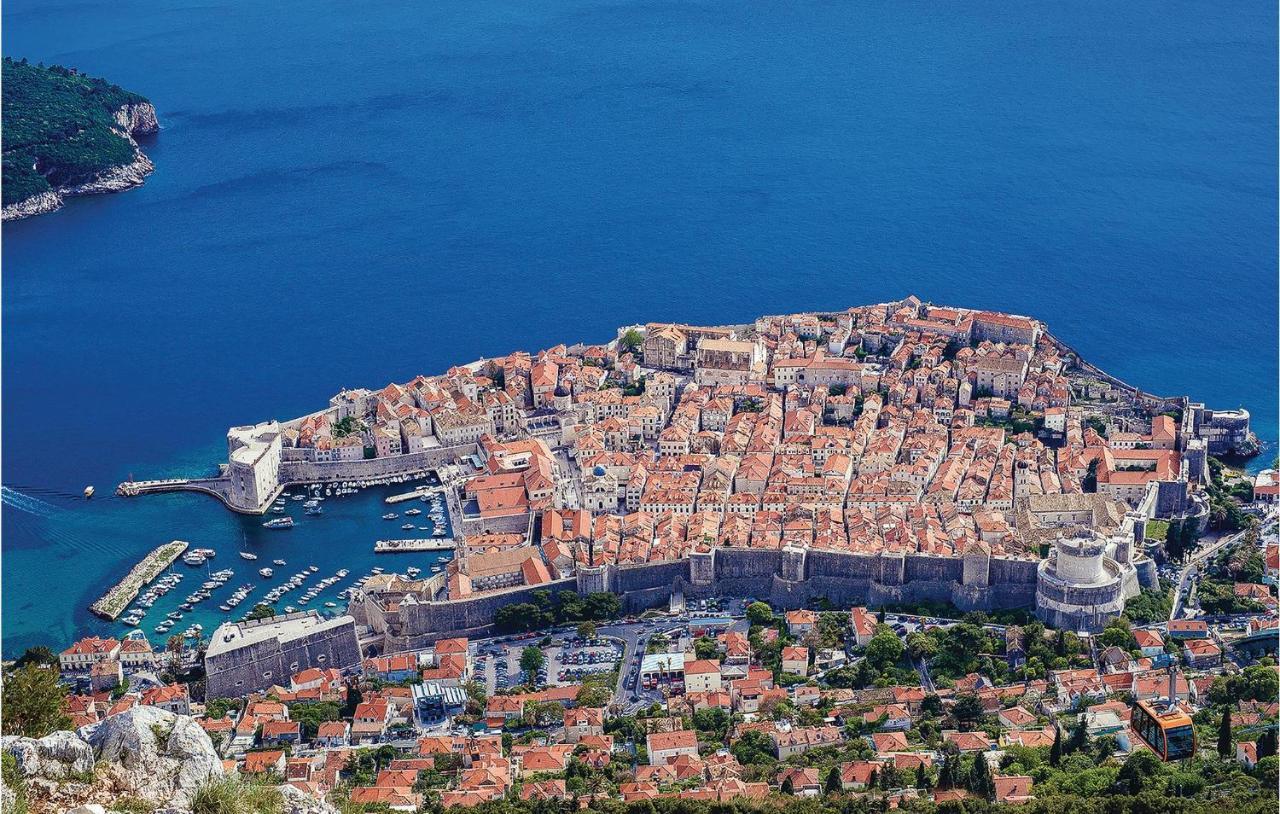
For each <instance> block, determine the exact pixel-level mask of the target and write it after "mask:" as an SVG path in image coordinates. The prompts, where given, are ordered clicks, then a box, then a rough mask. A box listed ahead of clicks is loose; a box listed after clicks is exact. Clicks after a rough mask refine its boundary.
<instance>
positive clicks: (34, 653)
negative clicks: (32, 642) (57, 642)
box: [13, 645, 58, 667]
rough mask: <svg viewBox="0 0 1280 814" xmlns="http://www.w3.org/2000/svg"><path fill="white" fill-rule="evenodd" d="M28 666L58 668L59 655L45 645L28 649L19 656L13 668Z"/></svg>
mask: <svg viewBox="0 0 1280 814" xmlns="http://www.w3.org/2000/svg"><path fill="white" fill-rule="evenodd" d="M28 664H36V665H42V666H47V667H56V666H57V665H58V654H57V653H54V652H53V651H52V650H50V649H49V648H47V647H45V646H44V645H36V646H35V647H28V648H27V649H26V651H24V652H23V654H22V655H21V656H18V660H17V661H15V662H14V663H13V666H14V667H26V666H27V665H28Z"/></svg>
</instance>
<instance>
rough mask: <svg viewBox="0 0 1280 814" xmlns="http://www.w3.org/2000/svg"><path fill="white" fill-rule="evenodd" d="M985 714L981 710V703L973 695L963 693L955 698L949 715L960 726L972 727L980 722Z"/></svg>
mask: <svg viewBox="0 0 1280 814" xmlns="http://www.w3.org/2000/svg"><path fill="white" fill-rule="evenodd" d="M984 714H985V712H984V710H983V709H982V701H980V700H979V699H978V696H976V695H974V694H973V693H964V694H962V695H957V696H956V702H955V704H954V705H953V706H952V707H951V715H952V717H954V718H955V719H956V721H957V722H959V723H960V724H961V725H962V726H966V727H967V726H972V725H973V724H976V723H977V722H978V721H981V720H982V717H983V715H984Z"/></svg>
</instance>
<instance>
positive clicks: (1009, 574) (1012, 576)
mask: <svg viewBox="0 0 1280 814" xmlns="http://www.w3.org/2000/svg"><path fill="white" fill-rule="evenodd" d="M1039 565H1040V562H1039V561H1038V560H1008V559H1003V558H999V557H992V558H991V585H992V587H993V588H995V587H999V586H1006V585H1007V586H1017V587H1022V586H1030V587H1031V590H1032V592H1033V593H1034V591H1035V585H1036V569H1037V568H1038V567H1039Z"/></svg>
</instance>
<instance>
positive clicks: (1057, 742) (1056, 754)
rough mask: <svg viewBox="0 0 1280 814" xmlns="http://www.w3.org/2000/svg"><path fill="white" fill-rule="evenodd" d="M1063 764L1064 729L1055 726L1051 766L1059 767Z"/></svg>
mask: <svg viewBox="0 0 1280 814" xmlns="http://www.w3.org/2000/svg"><path fill="white" fill-rule="evenodd" d="M1061 762H1062V727H1061V726H1058V725H1057V724H1054V726H1053V746H1051V747H1050V748H1049V765H1050V766H1053V767H1055V768H1056V767H1057V765H1058V764H1059V763H1061Z"/></svg>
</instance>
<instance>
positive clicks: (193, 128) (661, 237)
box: [3, 0, 1277, 653]
mask: <svg viewBox="0 0 1280 814" xmlns="http://www.w3.org/2000/svg"><path fill="white" fill-rule="evenodd" d="M3 23H4V27H3V33H4V41H3V51H4V53H5V54H8V55H15V56H27V57H28V58H30V59H32V60H43V61H45V62H59V63H64V64H70V65H74V66H77V67H79V68H81V69H83V70H86V71H89V72H91V73H95V74H101V75H104V76H107V77H109V78H111V79H112V80H113V81H116V82H118V83H120V84H121V85H123V86H125V87H127V88H129V89H131V90H136V91H138V92H141V93H143V94H146V95H147V96H149V97H150V98H151V99H152V100H153V101H154V102H155V103H156V106H157V108H158V109H159V113H160V118H161V121H162V123H163V125H164V130H163V132H162V133H161V134H160V135H159V137H158V138H156V139H155V140H154V143H152V144H150V145H148V146H147V150H148V153H149V154H150V155H151V156H152V158H153V159H154V160H155V162H156V164H157V167H158V169H157V171H156V173H155V174H154V175H153V176H152V177H151V178H150V179H149V180H148V182H147V184H146V185H145V186H144V187H143V188H141V189H138V190H134V191H131V192H128V193H125V194H122V195H116V196H106V197H99V198H95V199H89V200H82V201H78V202H76V203H74V204H73V205H72V206H69V207H68V208H66V209H65V210H63V211H62V212H59V213H57V214H54V215H50V216H46V217H42V218H38V219H35V220H31V221H27V222H22V223H18V224H9V225H6V226H5V227H4V229H3V238H4V246H3V260H4V301H3V339H4V375H3V387H4V400H3V429H4V449H3V464H4V482H5V484H6V485H7V486H9V487H11V488H13V489H14V490H16V491H17V492H19V493H22V494H25V495H31V496H34V497H36V498H38V499H40V500H42V501H44V502H46V503H47V504H48V506H49V507H50V508H41V507H34V506H30V505H28V506H27V509H29V510H30V511H28V510H24V509H21V508H18V507H16V506H15V505H12V504H8V503H7V504H6V505H5V507H4V512H3V520H4V532H3V546H4V567H3V578H4V596H3V622H4V651H5V653H12V652H14V651H15V650H19V649H21V648H22V647H24V646H26V645H28V644H32V643H36V642H50V643H53V644H55V645H60V644H63V643H65V642H66V641H68V640H69V639H71V638H72V637H73V636H75V635H77V634H78V633H80V632H83V631H86V630H90V629H101V626H100V625H98V623H96V622H94V621H93V620H92V619H91V617H89V616H88V614H87V611H86V610H85V607H86V606H87V605H88V603H89V602H90V601H92V599H93V598H95V596H96V595H97V594H98V593H99V592H100V591H101V590H102V588H103V587H104V586H105V585H106V584H107V583H109V582H110V581H111V580H113V579H114V578H116V577H118V576H119V575H120V574H121V573H123V572H124V571H125V570H127V568H128V567H129V565H130V564H131V562H132V561H133V560H134V559H135V558H136V557H137V556H139V555H140V554H141V553H143V552H145V551H146V550H149V549H150V548H152V547H153V546H155V545H157V544H158V543H160V542H164V541H165V540H168V539H171V538H174V537H179V538H183V539H189V540H191V541H192V542H193V543H195V544H197V545H209V546H212V547H214V548H217V549H219V550H220V552H230V551H231V550H233V549H234V547H235V546H236V545H237V544H238V541H239V540H240V539H241V537H242V532H243V533H244V534H246V535H248V536H249V539H250V541H251V543H252V544H255V545H261V546H263V548H264V551H266V552H268V553H270V556H267V557H265V558H266V559H268V560H269V559H271V558H273V557H274V556H276V555H275V553H274V552H275V550H277V549H278V550H280V551H286V552H287V556H285V559H287V560H289V562H290V565H291V566H292V565H294V564H295V563H297V564H303V563H302V562H301V560H302V559H306V560H307V562H308V563H310V562H312V561H314V562H315V564H316V565H318V566H320V567H321V570H322V572H324V573H332V570H333V569H335V568H336V567H338V566H339V565H348V566H349V567H351V568H352V570H353V572H354V573H357V574H358V573H363V572H364V571H366V570H367V569H368V567H370V566H372V565H373V563H374V562H375V560H374V557H373V555H372V553H370V551H371V546H372V541H373V540H374V539H376V538H377V537H378V536H381V535H382V534H383V533H384V529H383V527H382V521H381V520H378V519H377V517H378V515H379V514H380V513H381V512H379V511H377V510H376V508H375V507H376V506H377V504H378V501H377V498H376V497H373V496H370V497H368V498H361V499H360V500H357V501H351V502H350V504H348V505H349V507H350V508H349V513H350V514H349V516H345V517H344V516H340V515H346V514H347V512H348V510H347V509H342V510H338V509H335V510H334V514H332V515H326V517H325V518H323V521H324V522H323V523H315V524H307V525H303V526H301V527H299V528H297V529H294V530H293V531H290V532H284V533H280V534H272V536H269V537H265V536H264V537H262V538H261V540H257V539H256V538H255V536H254V533H255V532H256V533H258V534H262V532H261V530H260V529H258V528H257V527H256V526H255V525H253V524H252V522H251V521H243V520H241V519H239V518H234V517H231V516H229V515H228V514H226V513H225V512H224V511H222V510H221V509H220V508H219V507H218V506H217V505H216V504H214V503H213V502H212V501H210V500H208V499H207V498H202V497H199V496H166V497H154V498H146V499H139V500H133V501H124V500H117V499H101V500H99V499H95V500H94V501H92V502H89V503H85V502H84V501H81V500H79V499H77V497H76V496H77V495H78V494H79V492H80V490H81V489H82V488H83V487H84V485H85V484H87V483H94V484H96V485H97V486H98V488H99V491H100V492H101V493H103V494H104V495H105V494H106V493H108V492H109V491H110V489H111V487H112V486H113V485H114V484H115V483H116V482H118V481H120V480H123V479H124V478H126V477H127V476H128V475H129V473H131V472H132V473H135V474H136V475H138V476H139V477H151V476H162V475H166V474H173V473H184V474H191V473H200V472H204V471H207V470H208V468H209V467H210V466H211V465H212V463H213V462H215V461H216V460H218V459H220V458H221V457H222V455H223V443H222V440H221V438H222V433H223V432H224V430H225V428H226V427H227V426H229V425H231V424H238V423H246V422H251V421H257V420H261V419H263V418H267V417H270V416H277V417H287V416H291V415H296V414H299V413H302V412H305V411H307V410H310V409H314V408H315V406H316V405H318V404H321V403H323V401H324V399H326V398H327V397H328V396H329V395H331V394H332V393H333V392H335V391H336V390H337V389H339V388H340V387H342V386H361V385H373V386H378V385H381V384H384V383H385V382H386V381H388V380H391V379H395V380H400V381H403V380H406V379H408V378H410V377H412V376H413V375H414V374H416V373H419V372H437V371H440V370H443V369H444V368H445V367H447V366H448V365H449V364H452V363H454V362H459V361H466V360H470V359H473V358H475V357H477V356H480V355H484V354H490V355H491V354H498V353H503V352H506V351H509V350H511V349H514V348H525V349H531V350H532V349H537V348H539V347H543V346H545V345H548V344H552V343H554V342H557V341H561V340H564V341H574V340H597V341H598V340H603V339H606V338H608V337H609V336H611V334H612V331H613V328H614V327H615V326H616V325H619V324H624V323H628V322H634V321H643V320H648V319H680V320H688V321H693V322H712V323H715V322H730V321H744V320H748V319H750V318H752V317H754V316H756V315H757V314H759V313H763V312H780V311H795V310H802V309H806V308H839V307H843V306H847V305H851V304H857V303H864V302H872V301H881V300H887V299H893V298H898V297H901V296H903V295H904V294H906V293H909V292H914V293H916V294H918V295H920V296H922V297H924V298H927V299H931V300H933V301H937V302H948V303H955V304H962V305H973V306H981V307H989V308H998V309H1004V310H1009V311H1015V312H1022V313H1028V314H1034V315H1036V316H1040V317H1043V318H1045V319H1046V320H1048V321H1049V323H1050V325H1051V327H1052V328H1053V329H1054V331H1055V332H1056V333H1058V334H1059V335H1060V336H1062V337H1063V338H1064V339H1066V340H1067V341H1068V342H1070V343H1072V344H1073V345H1075V346H1077V347H1078V348H1080V349H1081V350H1082V351H1083V352H1084V353H1086V354H1087V355H1088V356H1089V358H1090V359H1091V360H1092V361H1094V362H1097V363H1098V364H1100V365H1102V366H1104V367H1106V368H1107V369H1109V370H1111V371H1112V372H1114V373H1115V374H1117V375H1119V376H1121V377H1123V378H1125V379H1127V380H1129V381H1131V382H1132V383H1134V384H1136V385H1139V386H1142V387H1145V388H1147V389H1149V390H1152V391H1155V392H1162V393H1163V392H1186V393H1190V394H1191V395H1193V396H1195V397H1196V398H1199V399H1203V400H1205V401H1207V402H1208V403H1209V404H1211V405H1216V406H1223V407H1235V406H1239V405H1242V404H1243V405H1245V406H1247V407H1249V408H1250V409H1251V410H1253V411H1254V414H1255V417H1256V422H1255V425H1256V428H1257V429H1258V431H1259V432H1260V434H1261V435H1262V436H1263V437H1264V438H1266V439H1268V440H1272V441H1273V440H1274V439H1275V438H1276V434H1277V433H1276V406H1275V405H1276V387H1275V381H1276V377H1275V370H1276V363H1277V356H1276V333H1275V302H1276V295H1277V290H1276V275H1275V260H1276V248H1277V247H1276V214H1277V213H1276V206H1275V200H1276V169H1277V167H1276V118H1277V110H1276V103H1275V99H1276V33H1275V32H1276V9H1275V5H1274V3H1262V2H1245V3H1238V4H1225V5H1224V4H1211V3H1187V2H1182V3H1178V2H1175V3H1156V2H1133V3H1126V4H1113V3H1104V2H1082V3H1069V4H1062V3H1051V2H1028V3H1023V4H1007V3H990V2H973V3H965V4H959V3H956V4H945V3H944V4H939V3H923V2H919V3H910V2H889V0H883V1H882V2H852V3H851V2H814V1H812V0H806V1H803V2H798V3H789V4H759V3H740V2H739V3H731V2H723V0H702V1H701V2H659V1H657V0H654V1H652V2H629V1H627V0H522V2H511V1H509V0H473V2H469V3H465V4H463V3H448V2H445V3H432V4H414V5H411V6H410V7H408V8H405V7H403V5H402V4H399V3H363V4H356V5H353V4H338V3H301V2H296V0H293V1H290V0H286V1H285V2H280V3H270V4H261V3H241V2H227V3H215V4H194V3H185V4H181V3H152V2H139V1H138V0H125V2H110V3H108V2H105V0H103V1H101V2H100V1H99V0H64V1H63V2H36V0H10V2H7V3H5V5H4V19H3ZM1271 454H1274V453H1271ZM361 501H365V502H367V504H368V505H363V504H362V503H361ZM330 521H333V522H330ZM226 562H227V559H221V560H220V561H219V564H220V565H222V564H224V563H226ZM237 570H242V569H237ZM239 576H241V574H237V577H239ZM186 592H187V591H182V592H181V593H182V594H185V593H186Z"/></svg>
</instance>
